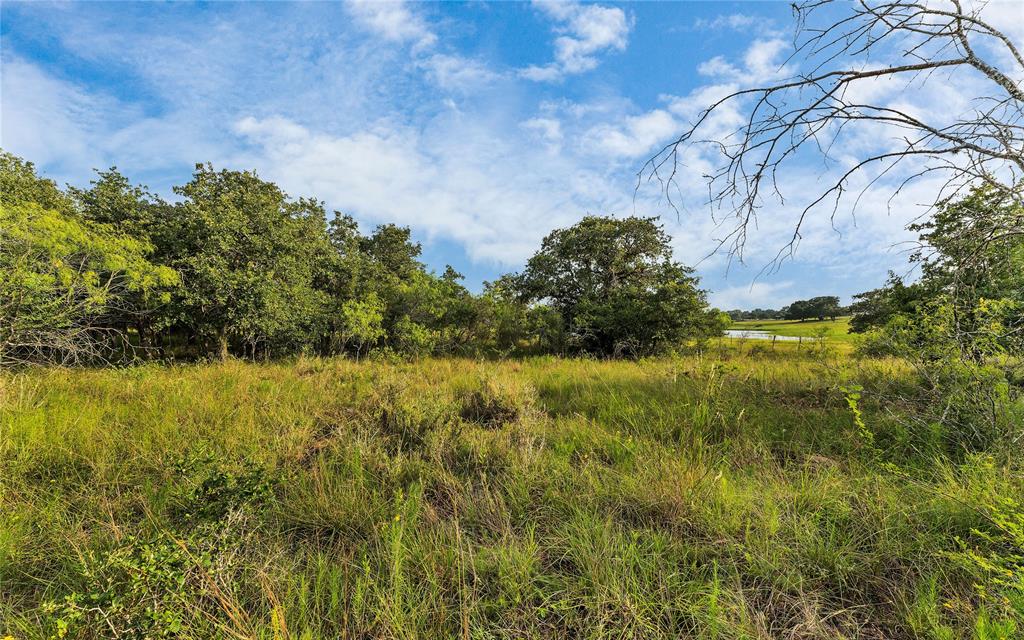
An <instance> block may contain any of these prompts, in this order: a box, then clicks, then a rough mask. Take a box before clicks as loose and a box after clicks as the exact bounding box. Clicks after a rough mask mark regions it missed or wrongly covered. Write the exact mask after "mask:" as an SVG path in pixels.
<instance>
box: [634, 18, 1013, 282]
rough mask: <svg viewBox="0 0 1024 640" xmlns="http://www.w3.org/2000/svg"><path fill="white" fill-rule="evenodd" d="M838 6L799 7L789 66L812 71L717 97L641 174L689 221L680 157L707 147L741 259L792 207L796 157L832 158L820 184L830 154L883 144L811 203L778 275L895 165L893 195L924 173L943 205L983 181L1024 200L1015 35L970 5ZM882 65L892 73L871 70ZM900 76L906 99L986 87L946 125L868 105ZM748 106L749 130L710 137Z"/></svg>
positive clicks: (726, 243) (717, 198) (716, 204)
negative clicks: (916, 93) (824, 221)
mask: <svg viewBox="0 0 1024 640" xmlns="http://www.w3.org/2000/svg"><path fill="white" fill-rule="evenodd" d="M840 6H843V7H845V6H846V5H839V4H838V3H834V2H833V1H832V0H810V1H807V2H804V3H802V4H799V5H795V6H794V12H795V15H796V25H797V28H796V32H795V37H794V50H793V54H792V55H791V56H790V58H789V59H788V60H787V64H789V63H791V62H793V61H797V62H800V63H802V66H803V67H804V68H805V69H806V71H804V72H801V73H800V74H798V75H796V76H793V77H790V78H786V79H784V80H782V81H780V82H778V83H776V84H772V85H768V86H761V87H755V88H744V89H739V90H737V91H734V92H732V93H730V94H729V95H727V96H725V97H723V98H721V99H719V100H717V101H716V102H714V103H713V104H711V105H710V106H708V107H707V108H705V109H704V110H703V111H701V112H700V113H699V114H698V115H697V117H696V118H695V119H694V121H693V123H692V124H691V125H690V126H689V127H688V128H687V129H686V130H685V131H683V132H682V133H681V134H680V135H679V136H678V137H677V138H676V139H675V140H674V141H673V142H671V143H670V144H668V145H666V146H665V147H664V148H662V149H661V150H660V151H659V152H658V153H657V154H655V155H654V156H653V157H651V158H650V159H649V160H648V161H647V162H646V163H645V164H644V165H643V167H642V168H641V170H640V172H639V174H638V181H637V189H639V188H640V186H641V185H642V184H643V183H644V182H651V181H656V182H657V183H658V184H659V185H660V186H661V189H662V191H663V193H664V196H665V197H666V199H667V201H668V202H669V204H670V205H671V206H672V207H673V208H675V209H676V210H677V211H678V210H679V207H678V206H677V205H678V201H677V197H676V196H675V195H673V192H672V188H675V190H676V191H678V190H679V187H678V185H677V184H676V181H677V178H678V177H679V175H680V173H679V172H680V170H681V169H682V168H683V165H684V163H683V156H682V154H683V152H684V151H685V150H687V149H689V148H695V147H699V148H700V149H701V150H702V151H705V152H706V151H707V150H709V149H710V150H711V152H712V153H713V155H714V156H715V157H717V158H718V160H719V162H718V164H717V165H716V168H715V170H714V171H712V172H711V173H710V174H709V175H706V176H704V177H705V179H706V181H707V184H708V204H709V205H710V208H711V211H712V215H713V216H714V217H715V220H716V222H718V221H719V218H718V216H719V214H720V213H721V212H723V211H724V212H726V214H727V215H726V217H725V218H724V220H723V222H724V221H729V220H731V222H732V228H731V229H730V230H729V232H728V233H727V235H726V236H725V237H724V238H723V239H722V240H720V241H719V245H718V247H717V248H716V250H718V249H721V248H723V247H725V248H727V250H728V251H729V254H730V256H733V257H736V258H738V259H739V260H740V261H742V260H743V251H744V247H745V244H746V241H747V237H748V228H749V227H750V225H751V224H756V220H757V213H758V211H759V210H760V209H761V208H762V207H763V206H764V205H765V202H766V199H773V200H775V201H777V202H779V203H781V204H785V202H786V197H785V196H784V195H783V185H782V184H781V183H782V182H783V181H782V180H781V176H784V175H786V174H785V173H784V172H785V170H787V169H789V168H790V167H792V166H793V163H794V162H795V161H796V158H797V157H798V155H800V154H806V153H808V152H814V153H815V154H816V155H818V156H819V157H820V158H821V159H822V161H823V165H824V166H823V175H828V173H829V171H828V168H829V166H830V165H832V163H833V162H838V161H839V159H837V158H835V157H834V155H833V154H834V153H835V151H836V149H841V148H843V142H844V140H848V139H849V138H848V136H852V135H857V134H860V135H870V136H872V138H871V140H872V142H874V143H876V144H877V147H876V151H875V152H871V153H864V152H861V154H862V155H861V157H860V158H858V159H856V160H855V161H854V162H853V163H852V164H850V165H849V167H848V168H847V169H845V170H844V171H842V172H841V173H840V175H839V176H838V177H832V178H829V179H828V180H827V181H823V183H822V187H821V191H819V192H818V193H817V194H816V195H810V194H802V195H803V196H805V197H806V201H807V202H809V204H807V205H806V207H803V208H802V210H801V211H800V212H799V214H798V217H797V221H796V223H795V227H794V229H793V233H792V236H791V238H790V240H789V242H788V243H787V244H786V245H785V246H784V247H782V248H781V249H780V250H779V252H778V254H777V255H776V256H775V258H774V259H773V260H772V263H771V264H770V265H769V266H768V268H769V269H771V268H776V267H777V266H778V265H779V263H780V261H781V260H783V259H784V258H786V257H791V256H792V253H793V251H794V250H795V249H796V246H797V244H798V242H799V240H800V238H801V232H802V230H803V227H804V225H805V223H806V221H807V219H808V217H809V216H810V215H811V214H812V213H813V212H814V211H816V210H818V209H820V208H822V207H826V208H828V209H830V210H831V212H830V214H829V215H830V217H831V218H832V220H833V223H834V219H835V216H836V214H837V212H838V211H839V207H840V202H841V200H842V199H843V196H844V195H845V194H846V193H847V192H848V191H850V190H851V189H854V188H855V187H854V186H853V185H854V180H855V179H858V180H859V183H858V184H860V185H866V186H861V187H859V190H860V195H858V196H857V197H856V199H855V200H854V202H853V208H852V209H851V213H853V214H855V211H856V205H857V204H858V203H859V201H860V198H861V196H863V193H864V192H865V191H866V190H867V189H869V188H875V187H877V186H878V184H879V180H880V179H881V178H882V177H883V176H886V175H889V174H892V173H894V172H895V171H896V170H897V168H898V167H904V168H905V169H906V170H907V174H908V175H907V177H905V178H903V179H902V182H900V184H899V185H898V186H897V187H895V188H893V191H894V194H893V195H896V194H897V193H899V192H900V191H902V190H903V189H904V188H905V187H906V186H907V185H908V184H909V183H910V182H912V181H914V180H916V179H918V178H920V177H922V176H925V175H932V174H936V173H938V174H941V175H942V176H943V177H944V184H943V187H942V188H941V189H940V190H939V193H937V194H936V196H935V200H934V201H933V203H932V204H935V203H937V202H939V201H941V200H944V199H946V198H948V197H949V196H950V195H951V194H953V193H960V192H962V191H963V190H964V189H965V188H968V187H970V186H976V185H980V184H984V185H987V186H989V187H991V188H994V189H996V190H998V191H1000V192H1002V193H1004V194H1005V195H1006V196H1007V197H1009V198H1010V199H1011V200H1013V201H1015V202H1018V203H1020V202H1022V201H1024V197H1022V196H1024V194H1022V191H1024V182H1022V176H1024V88H1022V87H1021V83H1020V82H1019V78H1022V77H1024V57H1022V56H1021V53H1020V51H1019V49H1018V48H1017V46H1016V45H1015V44H1014V42H1013V41H1012V40H1011V39H1010V38H1009V37H1008V36H1007V35H1006V34H1004V33H1003V32H1001V31H1000V30H999V29H997V28H995V27H994V26H992V25H991V24H990V23H989V22H988V21H986V20H984V19H983V18H982V17H981V11H982V7H983V5H981V6H976V7H975V8H972V9H970V10H965V9H964V7H963V6H962V5H961V3H960V1H959V0H945V3H934V2H926V1H924V0H921V1H916V0H857V2H855V3H853V4H851V5H849V6H848V11H849V13H848V14H846V15H843V16H839V17H838V18H837V17H836V16H835V15H834V13H833V14H832V15H831V17H829V16H826V15H825V11H824V9H825V8H826V7H833V8H836V9H838V8H840ZM819 18H821V20H820V22H821V23H822V24H819ZM872 58H874V59H881V60H888V61H889V63H888V64H881V65H879V64H869V63H868V62H867V60H869V59H872ZM844 61H846V62H844ZM940 72H941V73H940ZM892 79H899V80H904V81H905V82H906V83H907V84H906V86H907V87H908V88H910V87H912V86H926V85H928V84H930V83H938V82H946V83H954V86H964V87H968V86H973V87H977V86H978V82H979V81H983V82H984V83H985V84H984V85H983V89H982V90H980V91H979V95H975V96H973V97H974V100H973V103H974V107H973V108H972V109H971V110H970V111H969V112H967V113H949V114H943V118H941V119H935V116H934V115H921V114H916V113H911V112H910V111H909V110H908V109H907V108H904V107H900V106H899V105H896V104H889V103H886V102H885V101H884V100H879V101H877V102H875V101H873V100H869V99H866V98H865V97H864V96H865V95H867V96H870V95H871V94H870V92H864V91H861V89H862V88H864V87H866V86H867V85H869V84H870V83H872V82H877V81H879V80H892ZM967 80H971V82H970V83H968V82H966V81H967ZM737 105H738V106H740V107H741V108H742V109H745V110H746V113H747V114H748V115H747V118H746V120H745V122H744V123H743V124H742V125H741V126H740V127H739V128H738V129H735V130H732V131H730V132H727V133H726V134H724V135H716V136H711V137H710V138H705V137H704V133H703V132H704V131H705V130H706V129H707V128H708V127H709V126H710V123H711V122H712V117H713V116H714V115H715V114H717V113H719V112H720V111H722V110H723V109H725V108H726V107H727V106H729V107H733V106H737ZM929 119H931V120H929ZM940 120H941V121H940ZM897 134H898V135H897ZM875 165H877V167H875Z"/></svg>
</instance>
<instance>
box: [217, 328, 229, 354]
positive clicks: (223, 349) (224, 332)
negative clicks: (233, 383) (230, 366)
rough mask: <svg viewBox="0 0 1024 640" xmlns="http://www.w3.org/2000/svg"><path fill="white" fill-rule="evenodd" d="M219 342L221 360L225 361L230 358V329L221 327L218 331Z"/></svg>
mask: <svg viewBox="0 0 1024 640" xmlns="http://www.w3.org/2000/svg"><path fill="white" fill-rule="evenodd" d="M217 343H218V344H219V345H220V360H221V362H224V361H225V360H227V359H228V329H227V327H221V328H220V331H218V332H217Z"/></svg>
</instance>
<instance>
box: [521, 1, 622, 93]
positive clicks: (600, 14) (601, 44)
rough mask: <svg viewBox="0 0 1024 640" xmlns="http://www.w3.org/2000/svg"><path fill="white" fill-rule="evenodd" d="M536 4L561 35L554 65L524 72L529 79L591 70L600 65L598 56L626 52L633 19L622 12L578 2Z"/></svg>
mask: <svg viewBox="0 0 1024 640" xmlns="http://www.w3.org/2000/svg"><path fill="white" fill-rule="evenodd" d="M534 5H535V6H536V7H537V8H538V9H539V10H540V11H541V12H542V13H543V14H545V15H546V16H548V17H549V18H550V19H552V20H554V21H555V23H556V26H555V28H554V31H555V33H556V34H559V35H558V37H557V38H555V42H554V45H555V60H554V62H551V63H549V64H547V65H543V66H538V65H532V66H529V67H527V68H525V69H522V70H521V71H520V75H522V77H524V78H526V79H528V80H535V81H540V82H547V81H552V80H558V79H560V78H561V77H563V76H565V75H569V74H576V73H583V72H584V71H590V70H591V69H594V68H596V67H597V65H598V64H599V60H598V58H597V54H599V53H601V52H603V51H606V50H617V51H624V50H625V49H626V44H627V43H628V40H629V32H630V29H631V28H632V20H631V19H630V18H629V17H628V16H627V15H626V12H625V11H623V10H622V9H619V8H617V7H605V6H601V5H597V4H580V3H578V2H552V1H542V2H535V3H534Z"/></svg>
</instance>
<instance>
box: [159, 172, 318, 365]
mask: <svg viewBox="0 0 1024 640" xmlns="http://www.w3.org/2000/svg"><path fill="white" fill-rule="evenodd" d="M175 192H176V193H178V194H179V195H181V196H182V197H184V198H185V200H184V202H183V203H182V204H181V206H180V207H178V208H177V209H176V212H175V213H176V232H177V234H178V236H179V238H180V242H179V244H178V246H177V247H176V249H175V250H176V252H177V253H176V255H175V257H174V262H173V264H174V265H175V266H176V267H177V268H178V269H179V270H180V271H181V273H182V276H183V278H184V279H185V282H186V286H185V287H183V288H182V296H181V304H182V307H183V311H184V318H185V321H186V322H188V323H189V324H190V325H191V326H192V328H193V330H194V331H196V332H197V333H198V334H200V335H202V336H208V337H212V338H214V339H215V340H216V344H217V352H218V353H219V355H220V357H221V358H226V357H227V356H228V353H229V347H230V345H231V344H232V342H234V343H235V344H239V345H241V346H242V347H244V348H246V349H248V350H249V352H250V353H253V354H255V353H256V351H257V349H258V348H260V347H261V346H262V348H263V349H264V353H266V349H268V348H269V347H270V346H271V345H273V344H284V345H289V346H292V347H295V346H297V345H300V344H303V343H307V344H308V342H309V341H310V340H311V335H313V334H315V333H316V327H317V325H318V323H320V322H321V321H322V317H323V311H324V306H325V302H326V300H325V296H324V294H323V292H321V291H318V290H317V289H316V288H315V286H314V284H315V283H314V278H315V275H316V265H317V263H318V262H319V261H320V260H322V259H323V257H324V256H325V255H326V254H327V253H328V251H329V247H328V244H327V233H326V223H325V216H324V211H323V207H322V206H321V205H320V203H318V202H316V201H314V200H304V199H300V200H297V201H290V200H289V199H288V198H287V196H286V195H285V194H284V192H282V191H281V189H280V188H279V187H278V186H277V185H275V184H273V183H270V182H266V181H264V180H261V179H260V178H259V177H258V176H257V175H256V174H255V173H252V172H248V171H244V172H243V171H228V170H222V171H215V170H214V169H213V167H212V166H210V165H197V166H196V171H195V174H194V175H193V178H192V180H191V181H190V182H189V183H188V184H186V185H184V186H182V187H176V188H175Z"/></svg>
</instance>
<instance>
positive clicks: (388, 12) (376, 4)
mask: <svg viewBox="0 0 1024 640" xmlns="http://www.w3.org/2000/svg"><path fill="white" fill-rule="evenodd" d="M346 7H347V8H348V11H349V13H351V14H352V16H353V17H354V18H355V19H356V20H357V21H358V22H359V23H360V24H362V25H363V26H364V27H367V28H369V29H371V30H372V31H373V32H374V33H376V34H377V35H380V36H382V37H384V38H386V39H388V40H391V41H392V42H402V43H406V42H411V43H413V44H414V45H415V46H417V47H421V48H423V47H430V46H432V45H434V44H435V43H436V42H437V35H436V34H435V33H434V32H433V31H432V30H431V29H430V28H429V27H428V26H427V23H426V21H425V20H424V19H423V18H422V17H421V16H420V15H418V14H416V13H415V12H414V11H413V10H412V9H411V8H410V5H409V4H408V3H406V2H401V1H390V0H348V1H347V2H346Z"/></svg>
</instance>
